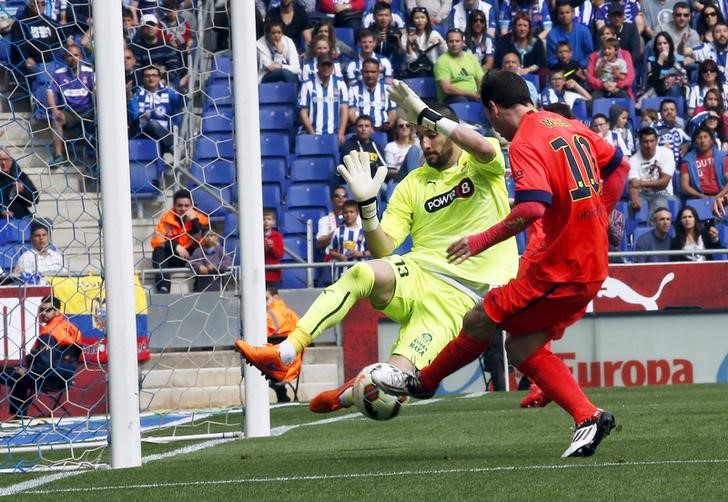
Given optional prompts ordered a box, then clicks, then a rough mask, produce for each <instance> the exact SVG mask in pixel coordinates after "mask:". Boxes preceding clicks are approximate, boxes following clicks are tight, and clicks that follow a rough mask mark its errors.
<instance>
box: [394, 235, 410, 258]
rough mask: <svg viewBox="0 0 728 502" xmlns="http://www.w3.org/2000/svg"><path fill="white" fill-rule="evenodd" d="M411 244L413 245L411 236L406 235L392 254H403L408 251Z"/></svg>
mask: <svg viewBox="0 0 728 502" xmlns="http://www.w3.org/2000/svg"><path fill="white" fill-rule="evenodd" d="M412 246H413V243H412V236H411V235H408V236H407V237H406V238H405V239H404V240H403V241H402V244H400V245H399V247H398V248H397V249H395V250H394V251H393V252H392V254H398V255H403V254H406V253H409V252H410V251H411V250H412Z"/></svg>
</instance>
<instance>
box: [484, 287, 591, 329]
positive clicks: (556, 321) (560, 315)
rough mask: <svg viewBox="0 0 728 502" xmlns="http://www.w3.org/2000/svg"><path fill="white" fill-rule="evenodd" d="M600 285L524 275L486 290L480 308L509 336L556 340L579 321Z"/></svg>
mask: <svg viewBox="0 0 728 502" xmlns="http://www.w3.org/2000/svg"><path fill="white" fill-rule="evenodd" d="M602 282H603V281H596V282H587V283H580V282H545V281H539V280H538V279H534V278H533V277H530V276H529V275H525V276H521V277H518V278H516V279H513V280H512V281H510V282H509V283H508V284H506V285H505V286H503V287H500V288H493V289H491V290H490V291H488V293H487V294H486V295H485V298H484V300H483V308H484V309H485V312H486V313H487V314H488V317H490V318H491V319H492V320H493V321H495V322H496V323H498V325H499V327H500V328H502V329H504V330H505V331H507V332H508V333H509V334H511V335H514V336H518V335H527V334H531V333H542V332H545V333H548V334H549V336H550V337H551V339H552V340H558V339H559V338H561V337H562V336H563V334H564V330H565V329H566V328H567V327H569V326H571V325H572V324H574V323H575V322H576V321H578V320H579V319H581V317H582V316H583V315H584V312H586V307H587V305H588V304H589V302H590V301H591V300H592V299H593V298H594V296H595V295H596V294H597V292H598V291H599V289H600V288H601V285H602Z"/></svg>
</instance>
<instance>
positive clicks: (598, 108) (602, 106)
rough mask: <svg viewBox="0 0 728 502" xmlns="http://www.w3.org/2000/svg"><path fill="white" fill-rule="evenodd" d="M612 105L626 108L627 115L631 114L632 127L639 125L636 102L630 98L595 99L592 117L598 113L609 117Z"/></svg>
mask: <svg viewBox="0 0 728 502" xmlns="http://www.w3.org/2000/svg"><path fill="white" fill-rule="evenodd" d="M612 105H620V106H623V107H625V108H626V109H627V113H628V114H629V120H630V122H631V124H632V127H634V126H635V125H636V124H638V122H637V119H636V117H635V111H634V101H632V100H631V99H630V98H601V99H595V100H593V101H592V117H593V116H594V115H596V114H597V113H603V114H604V115H606V116H607V117H609V108H611V107H612Z"/></svg>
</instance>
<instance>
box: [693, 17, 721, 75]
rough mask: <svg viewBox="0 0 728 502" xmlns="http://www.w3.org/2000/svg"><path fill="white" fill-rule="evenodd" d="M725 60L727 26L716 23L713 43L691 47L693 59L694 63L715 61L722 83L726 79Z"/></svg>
mask: <svg viewBox="0 0 728 502" xmlns="http://www.w3.org/2000/svg"><path fill="white" fill-rule="evenodd" d="M726 58H728V25H726V24H725V23H717V24H716V25H715V26H713V41H712V42H705V43H703V44H700V45H698V46H695V47H693V59H694V60H695V62H696V63H702V62H703V61H708V60H712V61H715V62H716V63H717V64H718V72H719V73H720V78H721V79H722V80H723V81H724V80H725V79H726V77H728V73H727V72H728V66H727V65H726Z"/></svg>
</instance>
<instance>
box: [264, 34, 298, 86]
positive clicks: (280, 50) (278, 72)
mask: <svg viewBox="0 0 728 502" xmlns="http://www.w3.org/2000/svg"><path fill="white" fill-rule="evenodd" d="M284 28H285V26H284V25H283V23H282V22H281V21H270V22H269V23H267V24H266V25H265V35H264V36H262V37H260V38H259V39H258V41H257V42H256V44H255V45H256V50H257V53H258V82H261V83H268V82H291V83H298V79H299V76H300V75H301V63H300V61H299V57H298V50H297V49H296V44H295V43H294V42H293V40H291V39H290V38H288V37H287V36H285V35H284V34H283V30H284Z"/></svg>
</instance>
